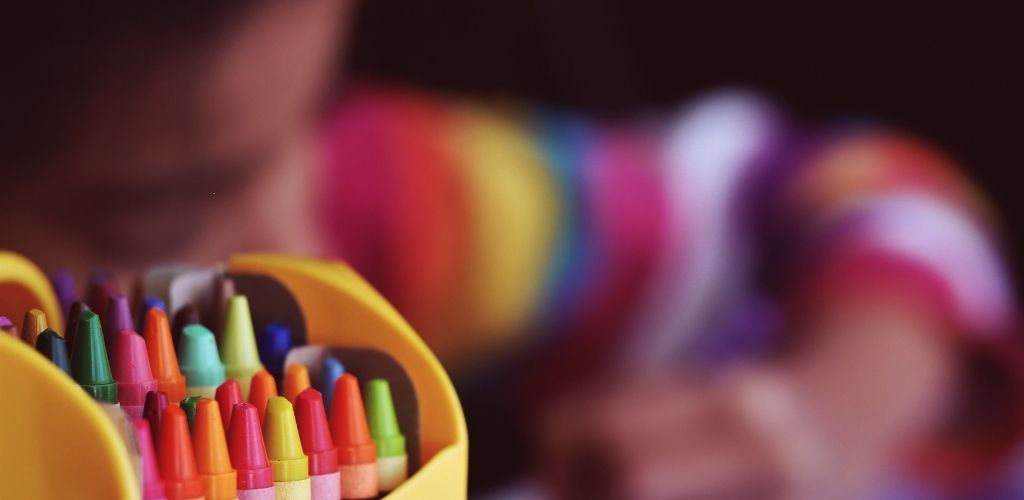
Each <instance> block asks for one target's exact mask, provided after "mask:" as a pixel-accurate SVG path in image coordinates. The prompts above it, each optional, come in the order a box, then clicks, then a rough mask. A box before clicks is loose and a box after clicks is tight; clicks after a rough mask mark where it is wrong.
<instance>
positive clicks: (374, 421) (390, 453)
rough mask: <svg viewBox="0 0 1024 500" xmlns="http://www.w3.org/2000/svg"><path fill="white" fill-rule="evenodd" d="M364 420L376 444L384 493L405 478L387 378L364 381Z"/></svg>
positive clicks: (400, 439) (406, 472)
mask: <svg viewBox="0 0 1024 500" xmlns="http://www.w3.org/2000/svg"><path fill="white" fill-rule="evenodd" d="M366 419H367V420H368V421H369V423H370V436H372V437H373V441H374V443H376V444H377V471H378V473H379V476H380V491H381V493H387V492H389V491H392V490H394V489H395V488H397V487H399V486H401V484H402V483H404V482H405V480H406V479H407V478H408V477H409V457H408V455H407V454H406V453H405V436H404V435H402V431H401V429H399V428H398V417H397V416H396V415H395V405H394V402H393V401H392V399H391V387H390V386H389V385H388V381H387V380H384V379H382V378H375V379H373V380H371V381H370V382H369V383H367V384H366Z"/></svg>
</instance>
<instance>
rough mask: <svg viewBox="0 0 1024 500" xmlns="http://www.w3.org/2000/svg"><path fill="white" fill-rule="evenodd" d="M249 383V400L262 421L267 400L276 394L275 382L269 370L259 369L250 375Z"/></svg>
mask: <svg viewBox="0 0 1024 500" xmlns="http://www.w3.org/2000/svg"><path fill="white" fill-rule="evenodd" d="M250 385H251V386H252V391H250V392H249V402H250V403H252V405H253V406H255V407H256V411H257V412H259V415H260V422H263V416H264V415H265V414H266V411H267V401H269V400H270V398H273V397H276V396H277V382H276V381H275V380H274V377H273V376H272V375H271V374H270V372H268V371H266V370H260V371H258V372H256V375H253V376H252V383H251V384H250Z"/></svg>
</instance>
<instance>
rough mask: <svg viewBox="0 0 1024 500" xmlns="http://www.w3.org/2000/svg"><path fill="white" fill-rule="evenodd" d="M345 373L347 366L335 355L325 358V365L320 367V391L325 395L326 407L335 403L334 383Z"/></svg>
mask: <svg viewBox="0 0 1024 500" xmlns="http://www.w3.org/2000/svg"><path fill="white" fill-rule="evenodd" d="M343 373H345V366H344V365H342V364H341V361H338V358H335V357H334V356H328V357H326V358H324V363H323V367H322V368H321V369H320V387H319V388H318V389H319V390H320V393H321V394H323V395H324V408H330V407H331V404H333V403H334V384H335V383H337V382H338V377H340V376H341V375H342V374H343Z"/></svg>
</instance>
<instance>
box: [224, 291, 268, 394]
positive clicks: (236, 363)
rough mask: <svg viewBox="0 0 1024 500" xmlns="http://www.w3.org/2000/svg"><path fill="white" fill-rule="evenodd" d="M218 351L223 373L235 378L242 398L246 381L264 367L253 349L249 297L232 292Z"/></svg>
mask: <svg viewBox="0 0 1024 500" xmlns="http://www.w3.org/2000/svg"><path fill="white" fill-rule="evenodd" d="M220 353H221V356H222V359H223V360H224V370H225V374H226V375H227V377H228V378H233V379H235V380H237V381H238V385H240V386H241V387H242V397H246V398H247V397H249V382H250V381H251V380H252V376H253V375H255V374H256V372H258V371H260V370H262V369H263V364H262V363H260V355H259V352H257V350H256V334H255V333H253V329H252V315H250V314H249V299H248V298H246V297H245V296H244V295H235V296H234V297H231V298H230V299H229V300H228V305H227V311H226V312H225V313H224V330H223V331H222V332H221V336H220Z"/></svg>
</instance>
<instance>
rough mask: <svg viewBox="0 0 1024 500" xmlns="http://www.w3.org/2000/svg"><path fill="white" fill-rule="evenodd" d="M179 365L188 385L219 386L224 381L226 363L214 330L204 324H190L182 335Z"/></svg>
mask: <svg viewBox="0 0 1024 500" xmlns="http://www.w3.org/2000/svg"><path fill="white" fill-rule="evenodd" d="M180 347H181V349H180V352H181V359H180V360H179V363H180V364H179V366H180V368H181V371H182V372H184V373H185V382H186V384H187V385H188V387H217V386H218V385H220V384H223V383H224V365H223V364H222V363H221V361H220V354H219V353H218V352H217V341H216V340H214V338H213V332H211V331H210V330H207V329H206V327H205V326H203V325H188V326H186V327H185V330H184V331H183V332H182V335H181V344H180Z"/></svg>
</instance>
